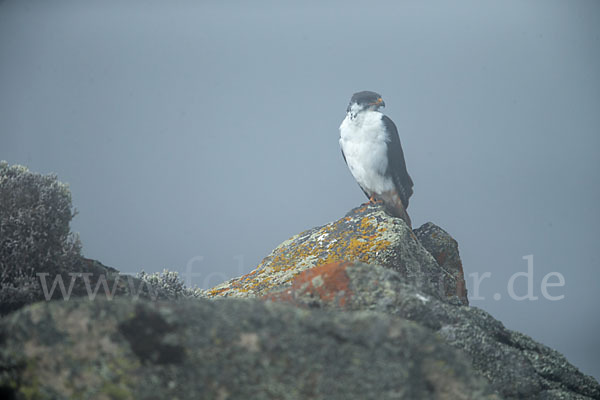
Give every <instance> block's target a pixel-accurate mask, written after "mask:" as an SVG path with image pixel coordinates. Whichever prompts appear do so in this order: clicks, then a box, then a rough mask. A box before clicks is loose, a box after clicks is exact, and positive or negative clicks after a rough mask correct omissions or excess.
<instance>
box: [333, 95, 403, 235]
mask: <svg viewBox="0 0 600 400" xmlns="http://www.w3.org/2000/svg"><path fill="white" fill-rule="evenodd" d="M380 107H385V103H384V102H383V99H382V98H381V96H380V95H379V94H377V93H375V92H369V91H364V92H358V93H355V94H354V95H353V96H352V98H351V99H350V104H349V105H348V109H347V110H346V112H347V113H346V118H344V121H343V122H342V124H341V125H340V147H341V149H342V156H343V157H344V161H346V164H347V165H348V168H349V169H350V172H351V173H352V176H354V179H356V182H358V185H359V186H360V188H361V189H362V190H363V192H365V194H366V195H367V197H368V198H369V202H370V203H378V202H379V203H383V207H384V209H385V210H386V211H387V212H388V214H390V215H392V216H395V217H399V218H402V219H403V220H404V221H405V222H406V223H407V224H408V226H411V222H410V218H409V217H408V214H407V213H406V208H407V207H408V199H409V198H410V196H411V195H412V193H413V189H412V187H413V181H412V179H411V178H410V176H409V175H408V172H407V171H406V163H405V161H404V153H403V151H402V146H401V145H400V138H399V137H398V130H397V129H396V125H394V122H392V120H391V119H390V118H388V117H387V116H385V115H384V114H383V113H381V112H380V111H379V108H380Z"/></svg>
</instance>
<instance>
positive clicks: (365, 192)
mask: <svg viewBox="0 0 600 400" xmlns="http://www.w3.org/2000/svg"><path fill="white" fill-rule="evenodd" d="M340 150H341V151H342V157H344V162H345V163H346V166H348V161H346V155H345V154H344V149H342V148H341V147H340ZM348 168H350V167H348ZM357 183H358V182H357ZM358 187H359V188H360V190H362V191H363V193H364V194H365V196H367V199H370V198H371V196H369V193H367V191H366V190H365V189H363V187H362V186H360V185H358Z"/></svg>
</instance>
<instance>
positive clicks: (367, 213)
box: [208, 205, 466, 304]
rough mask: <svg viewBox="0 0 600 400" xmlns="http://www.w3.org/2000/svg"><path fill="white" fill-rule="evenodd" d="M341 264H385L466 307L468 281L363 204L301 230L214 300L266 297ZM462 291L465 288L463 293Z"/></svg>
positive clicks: (400, 224)
mask: <svg viewBox="0 0 600 400" xmlns="http://www.w3.org/2000/svg"><path fill="white" fill-rule="evenodd" d="M336 261H350V262H363V263H367V264H377V265H382V266H384V267H387V268H391V269H394V270H396V271H398V272H399V273H400V274H401V275H402V276H403V277H404V279H405V281H406V282H409V283H411V284H413V285H415V286H416V287H418V288H420V289H421V290H423V291H425V292H427V293H429V294H431V295H433V296H436V297H437V298H439V299H442V300H444V301H450V302H454V303H457V304H462V303H463V302H465V301H466V297H463V298H462V299H461V298H459V297H458V296H457V293H459V294H463V293H464V291H463V290H464V280H462V281H461V282H457V280H456V279H457V277H456V276H455V275H454V274H453V273H452V272H450V271H446V270H445V269H444V267H443V266H440V265H439V264H438V263H437V261H436V260H435V259H434V258H433V256H432V255H431V254H429V252H428V251H427V250H426V249H425V248H424V247H423V246H422V245H421V243H419V240H418V239H417V237H416V236H415V234H414V233H413V232H412V230H411V229H410V228H409V227H408V225H406V223H405V222H404V221H403V220H402V219H400V218H394V217H391V216H389V215H388V214H386V213H385V212H384V211H383V210H382V209H381V208H380V207H379V206H377V205H363V206H361V207H359V208H356V209H354V210H352V211H350V212H349V213H348V214H347V215H346V216H345V217H344V218H342V219H340V220H338V221H335V222H332V223H329V224H327V225H323V226H320V227H317V228H313V229H309V230H307V231H305V232H302V233H300V234H298V235H296V236H294V237H292V238H291V239H289V240H286V241H285V242H283V243H282V244H280V245H279V246H278V247H277V248H276V249H275V250H273V251H272V252H271V254H269V255H268V256H267V257H266V258H265V259H264V260H263V261H262V262H261V263H260V264H259V265H258V267H257V268H256V269H255V270H253V271H252V272H250V273H249V274H247V275H244V276H242V277H238V278H234V279H232V280H229V281H227V282H225V283H223V284H221V285H218V286H216V287H214V288H213V289H211V290H209V291H208V295H209V296H212V297H225V296H234V297H254V296H262V295H264V294H266V293H268V292H269V291H271V290H273V289H274V288H278V287H280V286H282V285H283V286H286V285H289V284H290V282H291V280H292V279H293V277H294V276H296V275H297V274H299V273H300V272H302V271H304V270H306V269H309V268H313V267H315V266H318V265H321V264H327V263H331V262H336ZM460 288H463V290H461V289H460Z"/></svg>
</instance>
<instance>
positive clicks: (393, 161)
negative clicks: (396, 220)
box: [381, 115, 413, 208]
mask: <svg viewBox="0 0 600 400" xmlns="http://www.w3.org/2000/svg"><path fill="white" fill-rule="evenodd" d="M381 120H382V121H383V124H384V126H385V129H386V130H387V134H388V137H389V140H390V141H389V142H388V144H387V145H388V151H387V156H388V167H387V171H386V175H388V176H391V177H392V180H393V181H394V185H395V186H396V189H397V190H398V194H399V195H400V199H401V200H402V204H403V205H404V208H407V207H408V199H409V198H410V196H412V194H413V189H412V188H413V181H412V179H411V178H410V176H409V175H408V171H407V170H406V162H405V161H404V152H403V151H402V145H400V137H399V136H398V129H396V125H395V124H394V122H393V121H392V120H391V119H389V118H388V117H387V116H386V115H384V116H383V117H382V118H381Z"/></svg>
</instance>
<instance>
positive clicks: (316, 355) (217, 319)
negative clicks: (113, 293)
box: [0, 299, 500, 400]
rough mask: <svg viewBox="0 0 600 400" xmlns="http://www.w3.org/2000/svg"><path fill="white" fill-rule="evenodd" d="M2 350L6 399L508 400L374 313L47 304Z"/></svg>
mask: <svg viewBox="0 0 600 400" xmlns="http://www.w3.org/2000/svg"><path fill="white" fill-rule="evenodd" d="M0 344H1V347H0V395H2V396H3V397H2V398H31V399H33V398H36V399H37V398H41V399H72V398H85V399H88V398H95V399H175V398H177V399H198V398H205V399H361V400H362V399H498V398H500V397H499V396H497V395H495V394H493V393H492V392H491V391H490V389H489V388H488V387H487V383H486V381H485V379H483V378H482V377H481V376H479V375H478V374H477V373H476V372H474V371H473V369H472V367H471V366H470V363H469V362H468V360H467V359H466V357H464V355H463V354H462V353H461V352H459V351H457V350H455V349H453V348H451V347H450V346H448V345H447V344H445V343H443V341H442V340H441V339H440V338H438V337H436V335H434V334H433V333H432V332H431V331H430V330H429V329H427V328H424V327H421V326H418V325H417V324H415V323H413V322H410V321H407V320H404V319H401V318H397V317H394V316H390V315H386V314H382V313H373V312H358V313H343V312H326V311H323V310H303V309H301V308H298V307H290V306H285V305H280V304H272V303H264V302H260V301H258V300H235V299H227V300H221V301H211V300H194V301H183V302H169V303H161V302H154V303H153V302H146V301H137V302H132V301H127V300H115V301H106V300H98V301H93V302H90V301H86V300H74V301H69V302H49V303H38V304H35V305H32V306H28V307H25V308H23V309H22V310H20V311H18V312H16V313H13V314H11V315H10V316H8V317H6V318H4V319H2V320H0Z"/></svg>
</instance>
